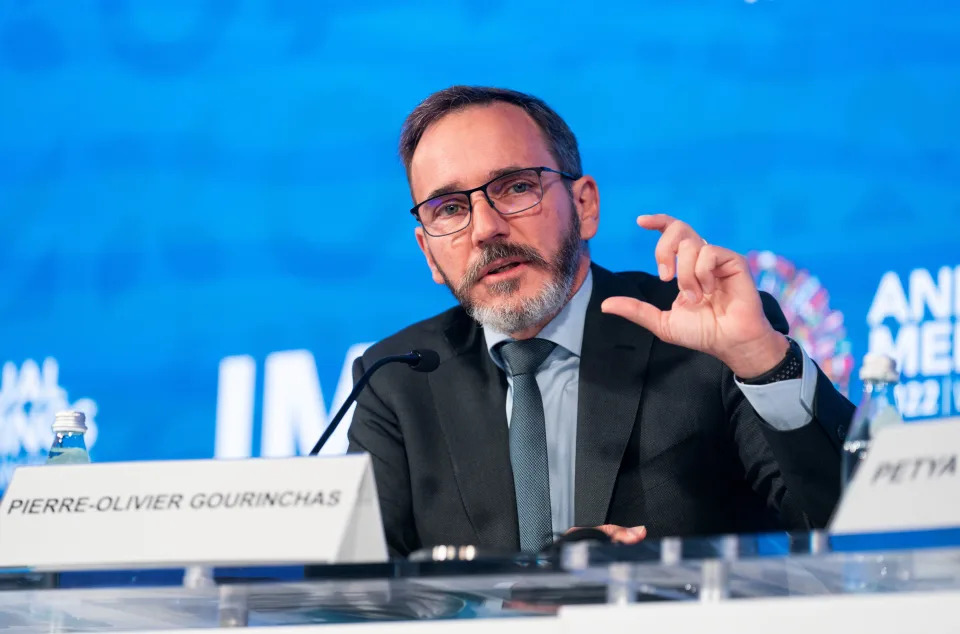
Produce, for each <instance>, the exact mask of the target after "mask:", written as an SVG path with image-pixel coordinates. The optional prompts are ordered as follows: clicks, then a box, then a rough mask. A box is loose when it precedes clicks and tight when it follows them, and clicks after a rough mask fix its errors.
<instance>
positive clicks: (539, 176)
mask: <svg viewBox="0 0 960 634" xmlns="http://www.w3.org/2000/svg"><path fill="white" fill-rule="evenodd" d="M520 172H536V173H537V179H538V180H539V181H540V200H538V201H537V202H535V203H533V204H532V205H530V206H529V207H524V208H523V209H517V210H516V211H507V212H504V211H500V210H499V209H497V206H496V205H495V204H493V200H492V199H491V198H490V194H488V193H487V188H488V187H490V185H492V184H493V183H495V182H497V181H498V180H500V179H501V178H506V177H507V176H510V175H511V174H519V173H520ZM544 172H550V173H551V174H559V175H560V176H562V177H563V178H568V179H570V180H573V181H575V180H577V179H579V178H580V177H579V176H574V175H573V174H569V173H567V172H563V171H561V170H555V169H553V168H552V167H547V166H545V165H541V166H540V167H521V168H519V169H515V170H512V171H509V172H506V173H504V174H500V175H499V176H497V177H496V178H491V179H490V180H488V181H487V182H486V183H484V184H483V185H480V186H479V187H474V188H473V189H464V190H461V191H453V192H446V193H443V194H439V195H437V196H433V197H432V198H428V199H426V200H424V201H423V202H419V203H417V204H416V205H414V207H413V208H412V209H411V210H410V213H411V214H413V217H414V218H416V219H417V222H419V223H420V226H421V227H423V230H424V231H425V232H426V233H427V235H428V236H430V237H432V238H443V237H446V236H452V235H453V234H455V233H460V232H461V231H463V230H464V229H466V228H467V227H469V226H470V223H471V222H473V193H474V192H483V197H484V198H486V199H487V204H488V205H490V207H491V208H492V209H493V210H494V211H496V212H497V213H498V214H500V215H501V216H513V215H515V214H519V213H522V212H524V211H527V210H528V209H533V208H534V207H536V206H537V205H539V204H540V203H541V202H543V194H544V188H543V173H544ZM454 194H464V195H465V196H466V197H467V203H468V204H469V205H470V208H469V215H468V217H467V223H466V224H465V225H463V226H462V227H460V228H459V229H457V230H456V231H451V232H449V233H441V234H433V233H430V230H429V229H427V226H426V225H425V224H423V220H421V219H420V207H422V206H423V205H425V204H427V203H428V202H430V201H431V200H433V199H434V198H440V197H442V196H453V195H454Z"/></svg>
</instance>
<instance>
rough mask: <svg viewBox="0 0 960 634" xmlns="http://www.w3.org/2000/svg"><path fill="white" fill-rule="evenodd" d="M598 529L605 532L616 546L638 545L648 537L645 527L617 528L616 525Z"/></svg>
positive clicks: (605, 525)
mask: <svg viewBox="0 0 960 634" xmlns="http://www.w3.org/2000/svg"><path fill="white" fill-rule="evenodd" d="M597 528H598V529H600V530H601V531H603V532H604V533H605V534H606V535H607V536H608V537H609V538H610V541H611V542H613V543H614V544H637V543H639V542H641V541H643V538H645V537H646V536H647V528H646V527H645V526H632V527H626V526H617V525H616V524H604V525H603V526H598V527H597Z"/></svg>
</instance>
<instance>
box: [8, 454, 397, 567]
mask: <svg viewBox="0 0 960 634" xmlns="http://www.w3.org/2000/svg"><path fill="white" fill-rule="evenodd" d="M386 559H387V551H386V544H385V541H384V537H383V527H382V524H381V522H380V507H379V503H378V501H377V490H376V484H375V483H374V478H373V470H372V468H371V463H370V457H369V456H368V455H350V456H338V457H322V458H316V457H310V458H308V457H303V458H279V459H267V458H260V459H252V460H188V461H163V462H115V463H104V464H90V465H46V466H39V467H21V468H19V469H17V471H16V472H14V475H13V479H12V481H11V483H10V486H9V488H8V489H7V491H6V493H5V495H4V497H3V500H2V502H0V567H30V568H35V569H44V568H47V569H49V568H61V569H66V568H80V567H141V568H142V567H150V566H155V567H164V566H177V565H182V564H207V565H238V564H254V563H259V564H284V563H293V564H295V563H306V562H318V563H319V562H323V563H337V562H359V561H371V562H377V561H386Z"/></svg>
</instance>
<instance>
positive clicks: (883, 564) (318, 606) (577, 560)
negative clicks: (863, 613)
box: [0, 531, 960, 634]
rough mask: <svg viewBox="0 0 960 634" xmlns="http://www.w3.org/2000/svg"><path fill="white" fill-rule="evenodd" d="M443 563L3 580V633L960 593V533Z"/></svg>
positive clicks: (675, 545)
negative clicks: (890, 594) (885, 594)
mask: <svg viewBox="0 0 960 634" xmlns="http://www.w3.org/2000/svg"><path fill="white" fill-rule="evenodd" d="M431 555H432V553H427V554H424V555H423V556H422V557H421V561H409V560H406V561H394V562H390V563H388V564H370V565H338V566H320V565H300V566H273V567H266V566H264V567H245V568H215V569H214V568H206V567H202V566H183V567H180V568H170V569H164V570H137V571H122V570H113V571H104V570H99V571H97V570H84V571H60V572H36V571H22V570H20V571H12V570H10V571H3V572H0V630H3V631H12V632H18V631H23V632H28V631H38V630H42V631H62V632H92V631H97V632H122V631H176V630H182V629H190V628H213V627H221V626H244V625H246V626H259V627H269V626H297V625H299V626H314V625H319V624H326V625H331V624H358V623H379V624H385V623H387V624H400V623H404V622H408V623H414V624H420V625H424V624H425V622H427V621H438V622H440V621H444V622H446V624H447V625H448V626H449V625H451V624H450V623H449V620H450V619H456V620H458V627H459V624H460V623H464V624H465V623H466V622H467V621H471V622H483V623H485V624H486V625H485V626H484V627H485V629H486V628H487V627H488V626H489V627H496V628H497V632H498V634H506V632H507V631H509V630H510V629H512V628H513V627H514V626H515V625H516V624H517V623H519V624H520V625H519V626H517V627H524V628H525V629H524V631H525V632H526V633H527V634H533V632H534V631H535V630H538V629H540V628H541V627H547V624H548V623H553V622H554V621H556V620H557V618H558V615H560V614H561V613H562V612H569V613H570V614H580V613H582V610H589V609H590V608H591V606H592V607H593V608H602V607H604V606H613V607H612V608H610V609H613V610H616V609H625V608H628V607H629V608H630V609H637V610H641V611H642V610H643V609H645V608H650V609H651V610H652V608H653V606H652V605H651V606H647V605H644V604H656V605H657V606H658V609H661V608H663V607H664V606H666V605H670V604H673V605H675V606H677V607H678V608H680V607H681V606H682V605H684V604H685V605H688V606H690V607H691V609H692V610H704V609H705V608H703V607H702V606H704V605H706V604H713V605H716V604H724V605H726V604H731V603H736V604H738V605H740V604H746V603H747V602H749V601H750V600H785V599H797V598H800V597H806V598H817V597H819V598H821V599H825V598H830V599H834V598H837V597H844V596H846V595H851V596H854V597H863V596H865V595H876V594H879V593H895V594H896V595H897V596H901V595H910V594H911V593H912V594H913V595H914V596H920V595H921V594H928V593H938V592H940V593H942V592H954V591H960V532H957V531H943V532H939V533H937V534H935V535H930V534H923V535H917V534H908V535H887V536H870V537H860V538H852V537H827V536H824V535H822V534H818V533H809V534H807V533H803V534H787V533H773V534H764V535H744V536H736V537H731V536H721V537H713V538H696V539H665V540H660V541H649V542H644V543H641V544H639V545H636V546H610V545H600V544H591V543H585V542H580V543H575V544H570V545H568V546H567V547H565V548H564V549H563V550H562V551H559V552H557V553H553V554H550V555H544V556H539V557H534V556H499V557H498V556H492V555H489V554H484V553H471V555H472V557H473V558H472V559H471V560H469V561H449V560H447V561H434V560H433V559H432V556H431ZM696 606H701V607H696ZM609 614H616V612H609ZM651 614H652V611H651ZM698 614H704V612H699V613H698ZM439 624H440V623H438V625H439ZM473 627H474V626H467V629H472V628H473ZM531 628H532V629H531ZM333 629H336V628H333ZM324 631H333V630H332V629H330V628H327V629H325V630H324ZM544 631H547V630H544ZM551 631H556V630H551Z"/></svg>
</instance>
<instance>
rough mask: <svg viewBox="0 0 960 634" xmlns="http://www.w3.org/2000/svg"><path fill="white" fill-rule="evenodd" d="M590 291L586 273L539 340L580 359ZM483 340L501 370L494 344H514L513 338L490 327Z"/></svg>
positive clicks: (590, 287) (545, 327)
mask: <svg viewBox="0 0 960 634" xmlns="http://www.w3.org/2000/svg"><path fill="white" fill-rule="evenodd" d="M592 292H593V271H591V270H589V269H588V270H587V277H586V278H584V280H583V284H581V285H580V288H579V289H577V292H576V293H574V294H573V297H571V298H570V301H569V302H567V305H566V306H564V307H563V309H562V310H561V311H560V312H559V313H557V316H556V317H554V318H553V319H551V320H550V322H549V323H548V324H547V325H546V326H544V327H543V330H541V331H540V332H539V333H537V338H538V339H547V340H549V341H552V342H553V343H555V344H557V345H558V346H561V347H562V348H563V349H565V350H567V351H569V352H571V353H573V354H575V355H577V356H578V357H579V356H580V350H581V348H582V347H583V325H584V323H585V322H586V319H587V306H588V305H589V304H590V294H591V293H592ZM483 338H484V340H485V341H486V343H487V350H488V351H489V353H490V357H491V358H493V361H494V363H496V364H497V365H498V366H500V368H501V369H502V368H503V363H502V361H501V360H500V352H499V351H497V350H495V348H496V346H497V344H500V343H503V342H504V341H513V338H512V337H511V336H510V335H508V334H506V333H502V332H498V331H496V330H494V329H493V328H490V327H489V326H484V327H483Z"/></svg>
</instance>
